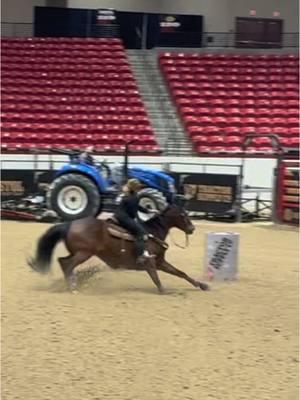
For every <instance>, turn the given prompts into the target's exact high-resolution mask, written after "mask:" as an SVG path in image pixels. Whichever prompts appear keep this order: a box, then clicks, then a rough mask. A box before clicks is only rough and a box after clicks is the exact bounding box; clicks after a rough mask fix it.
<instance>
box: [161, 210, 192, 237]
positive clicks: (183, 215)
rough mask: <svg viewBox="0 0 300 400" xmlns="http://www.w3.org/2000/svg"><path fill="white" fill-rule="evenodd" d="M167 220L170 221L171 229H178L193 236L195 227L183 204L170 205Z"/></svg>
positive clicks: (166, 213)
mask: <svg viewBox="0 0 300 400" xmlns="http://www.w3.org/2000/svg"><path fill="white" fill-rule="evenodd" d="M165 218H166V219H167V220H168V222H169V225H170V228H178V229H180V230H181V231H183V232H184V233H186V234H187V235H191V234H192V233H193V232H194V230H195V226H194V225H193V224H192V221H191V220H190V218H189V216H188V213H187V212H186V210H185V209H184V207H183V205H182V204H176V203H175V204H172V205H170V206H169V207H168V208H167V210H166V211H165Z"/></svg>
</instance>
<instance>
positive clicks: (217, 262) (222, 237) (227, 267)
mask: <svg viewBox="0 0 300 400" xmlns="http://www.w3.org/2000/svg"><path fill="white" fill-rule="evenodd" d="M239 238H240V235H239V233H234V232H208V233H207V235H206V248H205V260H204V275H205V277H206V278H207V279H209V280H213V279H215V280H218V281H226V280H234V279H236V278H237V273H238V253H239Z"/></svg>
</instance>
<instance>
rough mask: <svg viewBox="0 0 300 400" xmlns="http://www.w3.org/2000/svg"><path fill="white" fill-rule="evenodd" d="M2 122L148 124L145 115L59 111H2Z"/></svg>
mask: <svg viewBox="0 0 300 400" xmlns="http://www.w3.org/2000/svg"><path fill="white" fill-rule="evenodd" d="M1 116H2V118H1V120H2V121H3V122H65V123H72V122H73V123H76V122H85V123H93V122H99V123H108V124H109V123H121V124H128V123H130V124H138V125H139V124H148V118H147V117H146V116H145V115H126V114H125V115H122V114H121V115H116V114H105V113H102V115H101V114H77V115H74V114H71V113H68V114H59V113H53V114H52V113H6V112H2V115H1Z"/></svg>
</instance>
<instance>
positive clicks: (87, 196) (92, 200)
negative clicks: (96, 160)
mask: <svg viewBox="0 0 300 400" xmlns="http://www.w3.org/2000/svg"><path fill="white" fill-rule="evenodd" d="M47 204H48V207H49V208H51V209H52V210H53V211H55V212H56V213H57V215H58V216H59V217H60V218H61V219H62V220H63V221H73V220H75V219H80V218H84V217H88V216H93V217H95V216H96V215H98V214H99V212H100V211H101V206H102V199H101V194H100V193H99V191H98V188H97V186H96V185H95V183H94V182H93V181H92V180H91V179H89V178H87V177H86V176H83V175H80V174H76V173H75V174H72V173H70V174H66V175H62V176H59V177H58V178H57V179H55V180H54V181H53V182H52V184H51V185H50V188H49V191H48V193H47Z"/></svg>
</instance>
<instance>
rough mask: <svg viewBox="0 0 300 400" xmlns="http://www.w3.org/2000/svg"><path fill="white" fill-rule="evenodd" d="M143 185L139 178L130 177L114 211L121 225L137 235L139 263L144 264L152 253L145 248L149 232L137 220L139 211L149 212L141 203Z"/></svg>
mask: <svg viewBox="0 0 300 400" xmlns="http://www.w3.org/2000/svg"><path fill="white" fill-rule="evenodd" d="M142 187H143V185H142V183H141V182H140V181H139V180H138V179H129V180H128V181H127V183H126V185H125V186H123V193H122V195H121V200H120V203H119V204H118V208H117V209H116V211H115V213H114V217H115V218H116V219H117V220H118V222H119V223H120V225H121V226H122V227H123V228H125V229H127V230H128V231H129V232H130V233H132V234H133V235H134V236H135V237H136V242H135V243H136V251H137V263H138V264H144V263H145V262H146V260H147V258H151V255H150V254H149V253H148V251H147V250H145V241H146V240H147V232H146V231H145V229H144V228H143V226H142V225H141V224H140V223H139V222H138V221H137V220H136V217H137V213H138V211H142V212H144V213H149V212H150V211H149V210H148V209H147V208H144V207H142V206H140V205H139V199H138V196H137V193H138V192H139V190H140V189H141V188H142ZM153 212H154V213H155V214H158V211H153V210H151V213H153Z"/></svg>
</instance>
